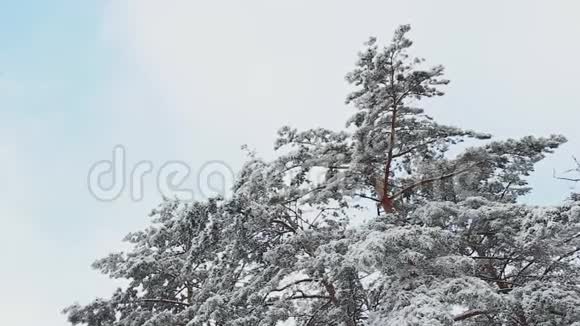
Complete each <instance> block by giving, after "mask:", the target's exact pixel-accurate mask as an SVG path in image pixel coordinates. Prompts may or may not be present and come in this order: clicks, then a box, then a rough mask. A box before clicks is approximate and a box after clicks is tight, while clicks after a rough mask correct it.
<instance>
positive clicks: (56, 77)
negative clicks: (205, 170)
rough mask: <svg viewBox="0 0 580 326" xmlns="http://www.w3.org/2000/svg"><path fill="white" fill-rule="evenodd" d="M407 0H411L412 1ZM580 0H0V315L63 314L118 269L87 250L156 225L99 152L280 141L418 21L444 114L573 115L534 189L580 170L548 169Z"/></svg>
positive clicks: (551, 126) (229, 150)
mask: <svg viewBox="0 0 580 326" xmlns="http://www.w3.org/2000/svg"><path fill="white" fill-rule="evenodd" d="M402 3H405V4H402ZM579 12H580V4H578V2H576V1H530V0H525V1H509V2H508V1H485V2H478V3H475V2H468V1H422V2H419V1H414V2H411V1H406V2H403V1H399V2H397V3H395V2H393V1H348V2H347V1H336V0H334V1H298V0H293V1H285V2H284V4H282V2H281V1H277V2H274V1H243V2H242V1H228V2H225V1H211V2H210V1H204V2H202V1H185V0H184V1H171V0H164V1H159V0H157V1H153V0H151V1H148V0H135V1H122V0H118V1H112V0H110V1H102V0H101V1H96V0H93V1H89V0H87V1H78V0H52V1H32V0H23V1H13V2H11V3H8V2H7V1H4V2H2V4H1V5H0V194H1V195H2V196H1V197H0V222H1V224H0V225H1V228H0V233H1V235H0V250H1V256H0V258H1V260H0V266H1V268H0V325H18V326H38V325H43V326H64V325H66V323H65V320H64V318H63V316H62V315H60V310H61V309H62V308H64V307H65V306H67V305H69V304H71V303H73V302H74V301H80V302H81V303H86V302H88V300H90V299H91V298H93V297H95V296H107V295H108V294H109V293H110V292H111V290H112V289H113V288H114V286H115V284H114V283H112V282H111V281H109V280H107V279H106V278H104V277H102V276H99V275H98V274H97V273H96V272H94V271H92V270H91V269H90V266H89V265H90V263H91V262H92V261H93V260H94V259H95V258H98V257H100V256H103V255H105V254H107V253H108V252H110V251H111V250H114V249H116V248H119V243H120V239H121V238H122V237H123V235H124V234H125V233H127V232H129V231H132V230H135V229H136V228H140V227H142V226H144V225H145V224H146V222H147V218H146V215H147V213H148V212H149V210H150V209H152V208H153V207H155V205H156V204H157V203H158V202H159V194H158V192H157V191H156V190H155V180H154V178H153V177H149V178H146V179H145V184H144V189H145V193H146V195H145V197H144V199H143V200H142V201H139V202H133V201H132V200H131V199H130V198H129V195H128V192H124V193H123V194H122V195H121V197H120V198H119V199H118V200H116V201H113V202H99V201H97V200H96V199H95V198H93V197H92V196H91V194H90V193H89V191H88V189H87V173H88V170H89V168H90V167H91V165H92V164H93V163H94V162H97V161H100V160H107V159H111V155H112V150H113V147H114V146H115V145H117V144H121V145H123V146H124V147H125V149H126V155H127V164H128V166H132V164H135V163H136V162H139V161H142V160H150V161H151V162H152V163H153V166H154V171H156V170H157V169H159V168H160V167H161V166H162V164H163V163H164V162H167V161H170V160H181V161H184V162H187V163H188V164H189V165H190V166H191V167H192V171H193V175H192V176H191V177H192V178H193V179H191V180H188V182H189V184H191V185H193V184H194V183H195V179H194V178H195V177H196V173H195V172H196V171H197V170H198V169H199V167H200V166H202V164H203V163H204V162H207V161H210V160H222V161H224V162H227V164H228V165H230V166H231V167H232V168H234V169H236V168H237V167H239V166H240V164H241V163H242V160H243V158H244V155H243V153H242V152H241V151H240V145H242V144H248V145H249V146H250V147H251V148H253V149H256V150H257V151H258V153H260V154H261V155H262V156H264V157H271V156H272V141H273V137H274V133H275V131H276V130H277V129H278V128H279V127H280V126H281V125H284V124H291V125H294V126H297V127H300V128H307V127H315V126H324V127H329V128H340V127H342V126H343V125H344V121H345V118H346V117H347V116H349V115H350V114H351V113H352V110H351V109H350V108H348V107H346V106H345V105H344V98H345V96H346V94H347V92H348V90H349V87H348V85H346V83H345V82H344V75H345V73H346V72H348V71H349V70H350V69H351V68H352V67H353V63H354V62H355V60H356V53H357V51H358V50H359V49H361V44H362V42H364V41H365V40H366V39H367V38H368V37H369V36H371V35H375V36H377V37H378V38H379V41H382V42H388V41H389V40H390V38H391V35H392V32H393V30H394V29H395V27H396V26H397V25H399V24H404V23H410V24H412V27H413V30H412V32H411V33H410V36H411V38H412V39H413V40H414V41H415V46H414V48H413V50H412V53H413V54H416V55H419V56H422V57H425V58H426V59H427V62H428V63H432V64H443V65H445V66H446V67H447V76H448V78H449V79H451V81H452V82H451V84H450V85H449V87H448V89H447V95H446V96H445V97H442V98H437V99H435V100H433V101H430V102H429V104H428V106H427V107H426V109H427V110H428V113H429V114H430V115H432V116H434V117H435V118H438V119H440V120H441V121H443V122H446V123H449V124H454V125H460V126H463V127H467V128H473V129H478V130H481V131H486V132H490V133H492V134H494V135H495V136H497V138H500V139H501V138H506V137H518V136H523V135H527V134H534V135H548V134H550V133H562V134H564V135H566V136H567V137H568V138H569V140H570V141H569V143H568V144H566V146H564V147H563V148H562V149H561V150H559V151H558V153H557V154H556V155H554V156H552V157H550V158H549V159H547V160H546V161H545V162H543V163H542V164H540V165H539V166H538V170H537V172H536V174H535V175H534V176H533V177H532V178H531V181H532V185H533V186H535V187H536V190H535V191H534V193H533V194H532V195H531V196H529V197H528V198H526V201H528V202H533V203H538V204H555V203H558V202H559V201H561V200H562V199H563V198H565V196H566V195H567V193H568V192H569V191H570V190H571V187H572V186H571V185H569V184H566V183H564V182H559V181H556V180H554V179H553V178H552V170H553V169H556V170H558V171H563V170H565V169H566V168H569V167H571V166H572V161H571V156H572V155H573V154H577V155H579V156H580V124H579V121H580V110H579V109H580V97H579V94H580V86H579V85H580V84H579V83H578V76H580V64H579V63H578V58H580V41H579V38H578V35H580V20H579V19H578V13H579Z"/></svg>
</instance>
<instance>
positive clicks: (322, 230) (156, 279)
mask: <svg viewBox="0 0 580 326" xmlns="http://www.w3.org/2000/svg"><path fill="white" fill-rule="evenodd" d="M409 29H410V28H409V26H406V25H405V26H401V27H399V28H398V29H397V31H396V32H395V34H394V37H393V40H392V42H391V43H390V44H389V45H387V46H384V47H383V46H379V45H378V44H377V41H376V39H374V38H371V39H370V40H369V41H368V42H367V43H365V48H364V50H363V51H362V52H360V53H359V58H358V62H357V63H356V66H355V68H354V70H353V71H352V72H350V73H349V74H348V75H347V80H348V81H349V82H350V83H351V84H352V85H353V92H352V93H351V94H350V95H348V97H347V103H350V104H351V105H352V106H353V107H354V109H355V112H354V114H353V116H352V117H351V118H350V119H349V120H348V122H347V126H346V128H345V130H342V131H333V130H327V129H323V128H316V129H311V130H306V131H298V130H296V129H294V128H291V127H282V128H281V129H280V131H279V134H278V138H277V140H276V141H275V148H276V150H277V151H278V152H279V155H278V156H277V158H276V159H274V160H273V161H264V160H262V159H259V158H258V157H256V155H255V154H251V155H249V157H248V161H247V162H246V163H245V165H244V166H243V168H242V169H241V171H240V173H239V175H238V178H237V180H236V182H235V185H234V187H233V194H232V196H231V198H227V199H224V198H212V199H210V200H207V201H200V202H181V201H178V200H165V201H164V202H163V203H161V205H160V206H159V207H158V208H157V209H155V210H154V211H153V212H152V221H151V224H150V226H149V227H148V228H146V229H145V230H142V231H138V232H135V233H131V234H128V235H127V236H126V238H125V241H127V242H128V243H129V244H131V246H132V249H131V250H129V251H128V252H121V253H113V254H111V255H109V256H108V257H105V258H103V259H100V260H97V261H96V262H95V263H94V268H96V269H98V270H99V271H101V272H102V273H104V274H106V275H108V276H110V277H111V278H120V279H127V280H128V286H127V287H125V288H123V289H119V290H117V291H116V292H115V293H113V294H112V296H111V297H110V298H108V299H97V300H95V301H93V302H91V303H88V304H86V305H78V304H75V305H73V306H70V307H68V308H66V309H65V313H66V314H67V315H68V319H69V321H70V322H71V323H72V324H73V325H77V324H86V325H89V326H167V325H176V326H210V325H212V326H213V325H215V326H225V325H232V326H234V325H236V326H242V325H260V326H266V325H270V326H274V325H301V326H322V325H324V326H328V325H336V326H339V325H340V326H359V325H368V326H371V325H433V326H438V325H481V324H485V325H513V326H516V325H530V326H531V325H546V326H547V325H575V326H580V289H579V287H578V284H580V270H579V268H578V253H579V252H580V198H578V196H571V197H570V199H569V200H567V201H565V202H564V203H562V204H561V205H559V206H557V207H537V206H529V205H523V204H520V203H518V201H517V199H518V197H520V196H522V195H524V194H526V193H528V192H529V191H530V188H529V187H528V185H527V182H526V176H528V175H529V174H530V173H531V172H532V171H533V169H534V164H535V163H537V162H538V161H540V160H542V159H543V158H544V157H545V155H546V154H548V153H551V152H552V151H553V150H554V149H556V148H557V147H558V146H559V145H561V144H562V143H564V142H565V138H564V137H562V136H558V135H552V136H549V137H545V138H537V137H533V136H527V137H523V138H521V139H508V140H502V141H495V140H490V137H491V136H490V135H488V134H485V133H480V132H476V131H472V130H465V129H461V128H457V127H452V126H447V125H443V124H440V123H438V122H436V121H435V120H434V119H433V118H431V117H430V116H429V115H427V114H426V113H425V111H424V108H423V107H421V104H423V103H424V102H425V101H423V100H424V99H425V98H430V97H438V96H442V95H443V88H444V87H445V85H446V84H447V83H448V80H446V79H445V78H444V77H443V74H444V69H443V67H442V66H434V67H432V68H424V66H425V62H424V60H423V59H420V58H414V57H412V56H410V54H409V52H408V50H409V48H410V47H411V46H412V42H411V41H410V40H409V39H408V38H407V33H408V31H409ZM458 114H461V113H458ZM466 140H470V144H471V143H475V144H477V143H480V145H479V146H471V147H467V146H465V145H462V146H459V147H458V146H457V144H460V143H462V142H464V141H466ZM453 147H455V148H458V149H459V150H461V149H463V150H461V151H459V150H457V151H454V152H459V154H458V155H451V154H450V151H449V150H450V149H451V148H453ZM313 175H314V176H316V177H313ZM320 176H322V177H320ZM375 206H376V208H377V211H375ZM377 212H378V214H377Z"/></svg>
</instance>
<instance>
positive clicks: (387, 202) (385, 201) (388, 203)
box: [381, 196, 395, 214]
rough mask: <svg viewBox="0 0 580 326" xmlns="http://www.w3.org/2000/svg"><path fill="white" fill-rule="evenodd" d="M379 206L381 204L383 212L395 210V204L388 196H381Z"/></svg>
mask: <svg viewBox="0 0 580 326" xmlns="http://www.w3.org/2000/svg"><path fill="white" fill-rule="evenodd" d="M381 206H383V210H384V211H385V213H387V214H388V213H392V212H394V211H395V205H394V204H393V199H392V198H390V197H389V196H383V198H382V199H381Z"/></svg>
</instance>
